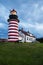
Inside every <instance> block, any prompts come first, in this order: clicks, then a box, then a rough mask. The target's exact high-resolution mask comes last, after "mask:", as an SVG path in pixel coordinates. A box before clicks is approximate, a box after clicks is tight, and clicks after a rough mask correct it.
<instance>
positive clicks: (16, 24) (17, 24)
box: [9, 24, 18, 26]
mask: <svg viewBox="0 0 43 65" xmlns="http://www.w3.org/2000/svg"><path fill="white" fill-rule="evenodd" d="M11 25H14V26H18V24H9V26H11Z"/></svg>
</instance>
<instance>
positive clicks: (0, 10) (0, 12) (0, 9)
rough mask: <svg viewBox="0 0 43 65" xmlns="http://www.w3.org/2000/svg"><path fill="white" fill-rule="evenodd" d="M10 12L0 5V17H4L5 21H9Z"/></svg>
mask: <svg viewBox="0 0 43 65" xmlns="http://www.w3.org/2000/svg"><path fill="white" fill-rule="evenodd" d="M8 14H9V11H8V10H7V8H6V7H5V6H4V5H3V4H1V3H0V17H2V18H3V19H4V20H5V21H7V18H8Z"/></svg>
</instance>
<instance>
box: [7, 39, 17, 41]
mask: <svg viewBox="0 0 43 65" xmlns="http://www.w3.org/2000/svg"><path fill="white" fill-rule="evenodd" d="M17 40H18V39H8V41H17Z"/></svg>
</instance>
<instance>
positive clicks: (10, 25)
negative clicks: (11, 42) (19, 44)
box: [8, 25, 18, 28]
mask: <svg viewBox="0 0 43 65" xmlns="http://www.w3.org/2000/svg"><path fill="white" fill-rule="evenodd" d="M8 27H17V28H18V26H16V25H9V26H8Z"/></svg>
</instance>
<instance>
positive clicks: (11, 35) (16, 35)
mask: <svg viewBox="0 0 43 65" xmlns="http://www.w3.org/2000/svg"><path fill="white" fill-rule="evenodd" d="M8 36H19V35H14V34H13V35H8Z"/></svg>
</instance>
